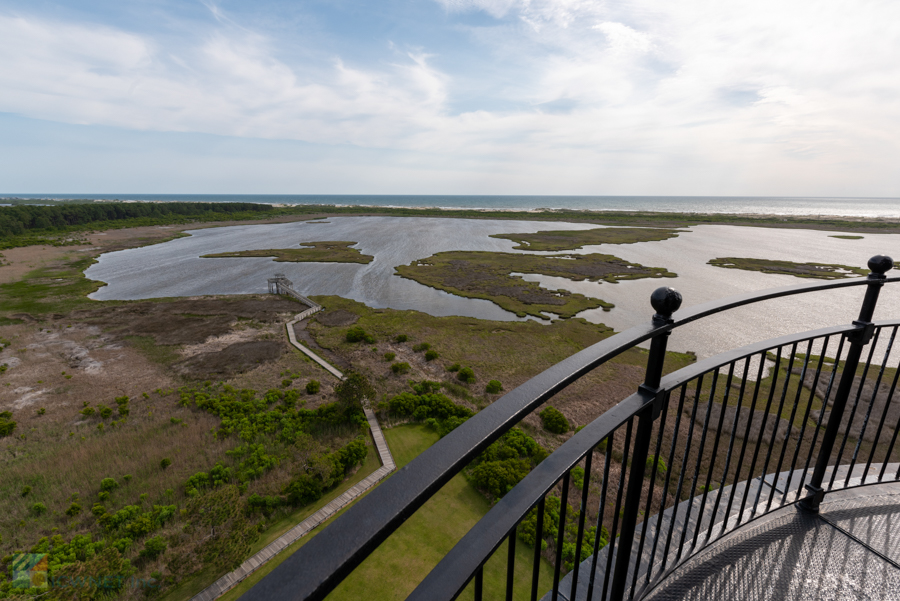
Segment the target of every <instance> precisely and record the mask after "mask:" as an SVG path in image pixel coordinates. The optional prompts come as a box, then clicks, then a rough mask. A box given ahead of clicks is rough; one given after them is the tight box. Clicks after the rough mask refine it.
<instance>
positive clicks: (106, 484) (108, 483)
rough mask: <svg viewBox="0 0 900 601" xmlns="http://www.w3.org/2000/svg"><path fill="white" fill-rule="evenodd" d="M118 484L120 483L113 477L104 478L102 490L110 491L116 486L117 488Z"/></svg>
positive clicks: (101, 483)
mask: <svg viewBox="0 0 900 601" xmlns="http://www.w3.org/2000/svg"><path fill="white" fill-rule="evenodd" d="M118 486H119V483H118V482H116V481H115V480H113V479H112V478H104V479H103V480H101V481H100V490H105V491H110V490H112V489H114V488H117V487H118Z"/></svg>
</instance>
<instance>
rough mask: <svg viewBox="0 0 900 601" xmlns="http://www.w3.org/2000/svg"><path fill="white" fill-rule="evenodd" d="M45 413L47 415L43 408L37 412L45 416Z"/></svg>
mask: <svg viewBox="0 0 900 601" xmlns="http://www.w3.org/2000/svg"><path fill="white" fill-rule="evenodd" d="M45 413H47V410H46V409H44V408H43V407H41V408H40V409H38V410H37V414H38V415H44V414H45Z"/></svg>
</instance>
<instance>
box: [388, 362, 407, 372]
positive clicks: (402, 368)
mask: <svg viewBox="0 0 900 601" xmlns="http://www.w3.org/2000/svg"><path fill="white" fill-rule="evenodd" d="M391 371H392V372H394V373H395V374H405V373H409V363H394V364H393V365H391Z"/></svg>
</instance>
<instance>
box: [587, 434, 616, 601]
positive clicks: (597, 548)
mask: <svg viewBox="0 0 900 601" xmlns="http://www.w3.org/2000/svg"><path fill="white" fill-rule="evenodd" d="M614 435H615V432H611V433H610V434H609V436H608V437H607V438H606V453H605V454H604V461H603V482H602V483H601V485H600V487H601V488H600V508H599V510H598V513H597V533H596V534H595V535H594V555H593V556H592V558H591V573H590V576H589V578H588V589H587V591H588V592H587V601H592V599H593V598H594V580H595V578H596V575H597V556H598V555H599V554H600V538H601V535H602V533H603V512H605V511H606V493H607V492H608V490H609V489H608V486H607V483H608V482H609V466H610V461H611V458H612V445H613V441H614ZM600 442H603V441H602V440H601V441H600ZM607 544H609V540H607ZM607 555H609V553H607ZM606 573H607V574H608V573H609V567H607V569H606ZM603 582H604V584H603V586H604V588H605V587H606V578H605V577H604V580H603Z"/></svg>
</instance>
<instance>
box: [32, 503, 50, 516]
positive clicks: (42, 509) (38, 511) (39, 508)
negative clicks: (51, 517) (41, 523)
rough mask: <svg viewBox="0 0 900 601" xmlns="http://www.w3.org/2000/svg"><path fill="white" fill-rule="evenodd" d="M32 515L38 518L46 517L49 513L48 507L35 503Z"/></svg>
mask: <svg viewBox="0 0 900 601" xmlns="http://www.w3.org/2000/svg"><path fill="white" fill-rule="evenodd" d="M31 513H33V514H34V515H36V516H39V515H44V514H45V513H47V506H46V505H44V504H43V503H35V504H34V505H32V506H31Z"/></svg>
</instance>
